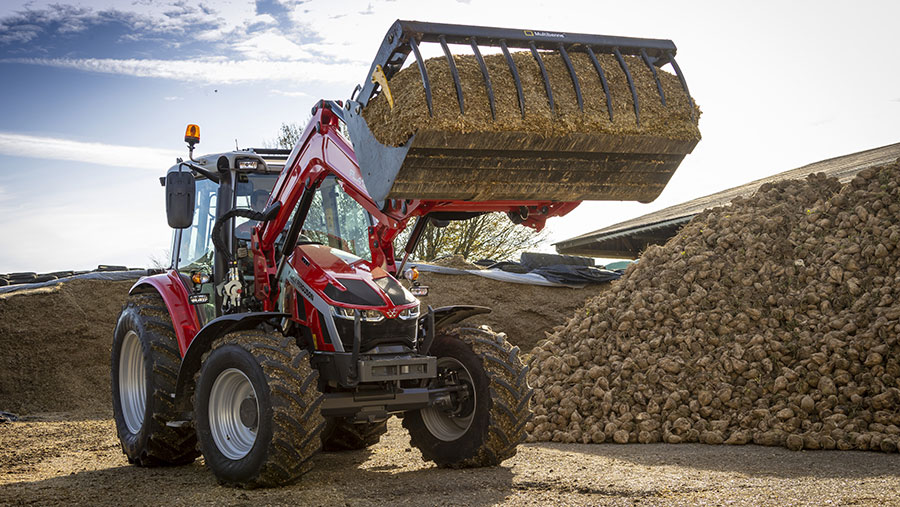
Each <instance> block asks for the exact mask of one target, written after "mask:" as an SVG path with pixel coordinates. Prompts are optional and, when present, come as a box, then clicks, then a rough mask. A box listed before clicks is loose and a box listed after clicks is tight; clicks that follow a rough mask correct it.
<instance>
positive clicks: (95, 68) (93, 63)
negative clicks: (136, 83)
mask: <svg viewBox="0 0 900 507" xmlns="http://www.w3.org/2000/svg"><path fill="white" fill-rule="evenodd" d="M2 63H16V64H25V65H41V66H47V67H57V68H66V69H75V70H81V71H87V72H99V73H103V74H121V75H126V76H135V77H152V78H162V79H174V80H177V81H186V82H189V83H194V84H233V83H249V82H257V81H273V80H289V81H292V82H294V83H312V82H317V83H344V84H345V83H347V82H353V81H354V80H358V79H359V77H360V74H361V73H363V72H364V70H361V69H360V68H359V67H358V66H356V65H350V64H343V63H338V64H331V63H324V62H297V61H283V60H282V61H249V60H228V59H226V58H208V59H198V60H150V59H147V60H139V59H127V60H118V59H112V58H81V59H75V58H6V59H0V64H2Z"/></svg>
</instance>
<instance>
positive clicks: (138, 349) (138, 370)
mask: <svg viewBox="0 0 900 507" xmlns="http://www.w3.org/2000/svg"><path fill="white" fill-rule="evenodd" d="M119 402H120V403H121V405H122V419H124V420H125V426H126V427H127V428H128V431H129V432H131V433H132V434H134V435H136V434H137V433H138V432H139V431H141V427H142V426H143V425H144V412H145V411H146V409H147V375H146V369H145V367H144V349H143V347H142V346H141V339H140V337H138V335H137V333H136V332H134V331H128V333H126V334H125V337H124V338H123V339H122V349H121V351H120V352H119Z"/></svg>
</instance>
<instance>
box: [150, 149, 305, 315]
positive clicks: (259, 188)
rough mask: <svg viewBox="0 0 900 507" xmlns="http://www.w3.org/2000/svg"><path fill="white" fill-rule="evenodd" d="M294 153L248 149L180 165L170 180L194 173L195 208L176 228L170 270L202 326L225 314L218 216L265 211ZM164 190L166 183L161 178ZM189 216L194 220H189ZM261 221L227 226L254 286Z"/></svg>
mask: <svg viewBox="0 0 900 507" xmlns="http://www.w3.org/2000/svg"><path fill="white" fill-rule="evenodd" d="M289 154H290V150H282V149H256V148H250V149H245V150H237V151H231V152H226V153H216V154H209V155H204V156H202V157H199V158H197V159H194V158H193V156H192V157H191V159H192V162H191V163H190V164H189V165H188V164H186V163H184V162H182V161H179V162H178V163H176V164H175V165H173V166H172V167H171V168H170V169H169V171H168V173H167V176H166V179H169V178H172V177H173V176H172V175H176V176H178V175H179V174H181V175H184V174H190V175H191V177H190V181H189V182H188V183H191V184H193V186H194V206H193V209H192V210H190V212H189V213H186V214H185V216H184V217H183V218H182V219H183V220H184V223H183V224H182V225H185V227H184V228H175V229H173V234H172V258H171V265H170V267H171V268H172V269H174V270H176V271H177V272H178V273H179V275H180V278H181V280H182V282H183V283H184V284H185V288H186V289H187V290H188V292H189V293H190V294H191V303H193V304H194V306H195V308H196V309H197V316H198V318H199V320H200V323H201V325H204V324H206V323H207V322H209V321H210V320H212V319H214V318H216V317H218V316H220V315H221V308H222V304H221V303H222V294H221V292H222V291H221V290H217V288H218V287H220V286H221V285H222V284H223V280H224V279H223V273H224V272H225V269H224V267H225V266H224V261H223V259H222V256H221V255H216V248H215V244H214V239H213V234H212V230H213V227H214V225H215V223H216V220H217V218H218V217H220V216H222V215H223V214H224V213H226V212H228V211H229V210H232V209H235V208H246V209H252V210H254V211H262V210H263V209H265V207H266V204H267V203H268V201H269V197H270V195H271V192H272V187H273V186H274V185H275V182H276V180H277V179H278V176H279V174H280V173H281V170H282V169H283V168H284V164H285V161H286V160H287V157H288V155H289ZM163 184H164V185H165V179H163ZM188 215H190V216H188ZM256 224H257V221H255V220H251V219H249V218H245V217H234V218H232V219H230V220H228V221H227V223H226V224H225V225H224V227H225V231H224V234H223V235H222V236H223V239H224V241H225V244H226V245H227V247H228V248H229V249H230V250H231V251H233V252H236V254H237V255H236V256H237V261H238V262H239V263H240V264H241V271H242V272H243V274H244V276H245V279H247V280H248V281H252V279H253V264H252V262H251V259H250V256H251V254H250V251H251V250H250V237H251V231H252V229H253V227H254V226H255V225H256ZM217 263H219V264H218V265H217Z"/></svg>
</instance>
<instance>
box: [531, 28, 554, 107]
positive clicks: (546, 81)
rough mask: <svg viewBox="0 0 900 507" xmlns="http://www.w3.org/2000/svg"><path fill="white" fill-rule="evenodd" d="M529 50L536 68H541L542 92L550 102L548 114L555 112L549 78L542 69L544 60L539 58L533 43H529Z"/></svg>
mask: <svg viewBox="0 0 900 507" xmlns="http://www.w3.org/2000/svg"><path fill="white" fill-rule="evenodd" d="M528 47H530V48H531V54H532V55H533V56H534V59H535V60H537V63H538V67H540V68H541V76H543V77H544V90H546V91H547V100H549V101H550V112H551V113H555V112H556V106H555V105H554V104H553V89H552V88H551V87H550V76H549V75H547V69H546V68H545V67H544V60H543V59H542V58H541V54H540V53H539V52H538V50H537V47H535V45H534V41H531V44H529V46H528Z"/></svg>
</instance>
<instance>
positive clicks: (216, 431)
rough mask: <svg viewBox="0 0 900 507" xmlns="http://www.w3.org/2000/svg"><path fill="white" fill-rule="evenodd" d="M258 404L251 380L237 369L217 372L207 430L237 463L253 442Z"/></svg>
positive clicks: (254, 440)
mask: <svg viewBox="0 0 900 507" xmlns="http://www.w3.org/2000/svg"><path fill="white" fill-rule="evenodd" d="M258 423H259V403H258V402H257V398H256V391H255V390H254V389H253V384H251V383H250V379H249V378H247V375H245V374H244V372H242V371H241V370H239V369H237V368H228V369H227V370H224V371H222V372H221V373H219V376H218V377H216V380H215V382H213V386H212V389H211V390H210V393H209V431H210V433H211V434H212V437H213V441H214V442H215V444H216V448H217V449H218V450H219V452H221V453H222V454H223V455H224V456H225V457H226V458H228V459H232V460H239V459H241V458H243V457H244V456H246V455H247V454H249V453H250V450H251V449H253V444H254V442H256V429H257V425H258Z"/></svg>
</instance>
